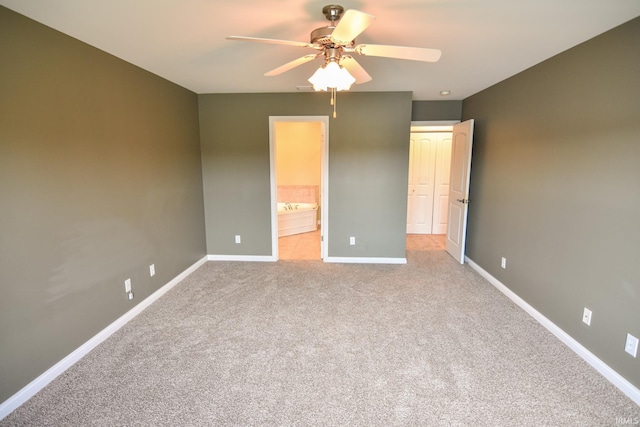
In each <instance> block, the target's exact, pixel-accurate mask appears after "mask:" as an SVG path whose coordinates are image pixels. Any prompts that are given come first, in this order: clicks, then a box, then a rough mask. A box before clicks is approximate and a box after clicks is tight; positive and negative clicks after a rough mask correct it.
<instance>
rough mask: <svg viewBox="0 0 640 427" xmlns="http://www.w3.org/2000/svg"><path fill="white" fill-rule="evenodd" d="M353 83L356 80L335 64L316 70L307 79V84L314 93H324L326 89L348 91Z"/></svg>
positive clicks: (331, 63) (330, 63)
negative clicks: (309, 84) (321, 91)
mask: <svg viewBox="0 0 640 427" xmlns="http://www.w3.org/2000/svg"><path fill="white" fill-rule="evenodd" d="M355 81H356V79H355V78H354V77H353V76H352V75H351V74H349V72H348V71H347V70H345V69H344V68H342V67H341V66H339V65H338V64H337V63H335V62H329V63H328V64H326V65H325V66H324V67H320V68H318V69H317V70H316V72H315V73H314V74H313V76H311V77H310V78H309V83H311V84H312V85H313V89H314V90H316V91H320V90H324V91H326V90H327V89H328V88H335V89H336V90H338V91H340V90H349V89H350V88H351V85H352V84H353V83H354V82H355Z"/></svg>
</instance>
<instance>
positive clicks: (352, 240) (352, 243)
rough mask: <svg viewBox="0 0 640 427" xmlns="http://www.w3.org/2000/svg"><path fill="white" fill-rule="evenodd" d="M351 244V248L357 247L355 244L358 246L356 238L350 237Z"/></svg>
mask: <svg viewBox="0 0 640 427" xmlns="http://www.w3.org/2000/svg"><path fill="white" fill-rule="evenodd" d="M349 244H350V245H351V246H353V245H355V244H356V238H355V237H353V236H351V237H349Z"/></svg>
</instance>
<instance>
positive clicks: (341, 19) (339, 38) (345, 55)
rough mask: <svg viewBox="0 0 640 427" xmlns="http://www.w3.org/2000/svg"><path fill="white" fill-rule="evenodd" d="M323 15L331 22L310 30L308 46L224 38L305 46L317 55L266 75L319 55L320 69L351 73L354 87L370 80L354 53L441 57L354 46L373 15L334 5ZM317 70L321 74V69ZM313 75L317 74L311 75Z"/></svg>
mask: <svg viewBox="0 0 640 427" xmlns="http://www.w3.org/2000/svg"><path fill="white" fill-rule="evenodd" d="M322 13H323V14H324V16H325V17H326V18H327V20H329V21H330V24H329V25H328V26H326V27H321V28H317V29H315V30H313V31H312V32H311V37H310V41H309V42H308V43H306V42H297V41H289V40H276V39H265V38H257V37H243V36H229V37H227V39H228V40H237V41H249V42H259V43H272V44H280V45H286V46H295V47H304V48H311V49H314V50H317V51H318V52H317V53H312V54H308V55H304V56H302V57H300V58H297V59H294V60H293V61H291V62H288V63H286V64H284V65H281V66H280V67H278V68H275V69H273V70H271V71H269V72H267V73H265V76H277V75H279V74H282V73H284V72H286V71H289V70H291V69H293V68H295V67H298V66H300V65H302V64H305V63H307V62H309V61H312V60H314V59H316V58H318V57H321V56H322V57H324V66H323V67H321V69H322V68H324V69H326V68H327V67H333V68H334V69H346V70H347V71H348V73H347V74H351V76H353V77H351V80H349V81H351V83H354V82H355V83H356V84H359V83H365V82H368V81H370V80H371V79H372V78H371V76H370V75H369V74H368V73H367V72H366V71H365V69H364V68H363V67H362V66H361V65H360V64H359V63H358V62H357V61H356V60H355V59H354V54H356V55H363V56H377V57H385V58H395V59H409V60H414V61H425V62H437V61H438V60H439V59H440V56H441V54H442V53H441V52H440V50H438V49H426V48H419V47H407V46H388V45H377V44H356V42H355V38H356V37H357V36H358V35H360V34H361V33H362V32H363V31H364V30H365V29H366V28H367V27H368V26H369V25H370V24H371V22H373V21H374V20H375V19H376V17H375V16H373V15H370V14H368V13H364V12H360V11H358V10H352V9H350V10H347V11H346V12H344V8H343V7H342V6H340V5H333V4H332V5H327V6H325V7H324V8H323V9H322ZM343 13H344V15H343ZM336 22H337V24H336ZM331 64H335V65H331ZM318 71H320V69H319V70H318ZM314 76H316V75H315V74H314ZM314 76H312V77H311V79H309V80H310V81H311V82H312V83H314V82H313V78H314ZM351 83H349V84H348V85H346V83H345V84H344V85H343V86H340V87H337V90H344V89H349V87H350V86H351ZM345 85H346V87H345ZM329 87H330V88H331V89H333V90H334V91H335V90H336V87H335V86H329ZM314 89H316V90H327V86H326V85H324V84H323V83H320V84H319V85H316V83H314Z"/></svg>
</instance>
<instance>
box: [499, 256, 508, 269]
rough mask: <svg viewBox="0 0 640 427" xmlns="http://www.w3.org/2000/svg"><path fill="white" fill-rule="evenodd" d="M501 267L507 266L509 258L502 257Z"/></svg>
mask: <svg viewBox="0 0 640 427" xmlns="http://www.w3.org/2000/svg"><path fill="white" fill-rule="evenodd" d="M500 267H502V268H504V269H506V268H507V259H506V258H505V257H502V261H501V262H500Z"/></svg>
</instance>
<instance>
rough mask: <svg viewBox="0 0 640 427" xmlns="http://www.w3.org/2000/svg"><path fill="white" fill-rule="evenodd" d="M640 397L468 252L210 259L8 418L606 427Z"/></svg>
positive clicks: (18, 421) (633, 414) (101, 422)
mask: <svg viewBox="0 0 640 427" xmlns="http://www.w3.org/2000/svg"><path fill="white" fill-rule="evenodd" d="M622 420H640V408H639V407H638V406H637V405H635V404H634V403H633V402H632V401H631V400H630V399H628V398H627V397H626V396H624V395H623V394H622V393H621V392H620V391H619V390H617V389H616V388H615V387H614V386H613V385H611V384H610V383H609V382H608V381H607V380H605V379H604V378H603V377H601V376H600V374H598V373H597V372H596V371H595V370H594V369H592V368H591V367H590V366H588V365H587V364H586V363H585V362H583V361H582V360H581V359H580V358H579V357H578V356H577V355H575V354H574V353H573V352H571V351H570V350H569V349H568V348H566V347H565V346H564V345H563V344H562V343H560V342H559V341H558V340H557V339H556V338H555V337H554V336H552V335H551V334H550V333H549V332H548V331H546V330H545V329H544V328H542V327H541V326H540V325H538V324H537V323H536V322H535V321H534V320H533V319H532V318H531V317H530V316H529V315H527V314H526V313H524V312H523V311H522V310H521V309H519V308H518V307H517V306H515V305H514V304H512V303H511V302H510V301H509V300H508V299H506V297H504V296H503V295H502V294H500V293H499V292H498V291H497V290H495V289H494V288H493V287H492V286H491V285H490V284H488V283H487V282H486V281H485V280H484V279H482V278H481V277H480V276H478V275H477V274H476V273H475V272H474V271H473V270H472V269H471V268H469V267H468V266H461V265H459V264H457V263H455V262H454V261H453V259H452V258H451V257H450V256H449V255H448V254H446V253H445V252H443V251H411V252H409V253H408V264H407V265H353V264H324V263H322V262H321V261H279V262H277V263H239V262H210V263H207V264H205V265H204V266H202V267H201V268H200V269H199V270H198V271H196V272H195V273H194V274H192V275H191V276H189V277H188V278H187V279H185V280H184V281H183V282H182V283H181V284H179V285H178V286H176V287H175V288H174V289H173V290H171V291H170V292H168V293H167V294H166V295H165V296H164V297H162V298H161V299H160V300H159V301H158V302H156V303H155V304H153V305H152V306H151V307H149V308H148V309H147V310H145V311H144V312H143V313H142V314H140V315H139V316H138V317H136V318H135V319H133V320H132V321H131V322H129V323H128V324H127V325H126V326H125V327H124V328H122V329H121V330H119V331H118V332H116V333H115V334H114V335H112V337H110V338H109V339H108V340H106V341H105V342H104V343H103V344H101V345H100V346H98V347H97V348H96V349H95V350H94V351H93V352H91V353H90V354H89V355H87V356H86V357H85V358H84V359H82V360H81V361H80V362H78V363H77V364H76V365H74V366H73V367H72V368H70V369H69V370H68V371H67V372H65V373H64V374H62V375H61V376H60V377H58V378H57V379H56V380H54V381H53V382H52V383H51V384H50V385H49V386H47V387H46V388H45V389H43V390H42V391H41V392H40V393H38V394H37V395H36V396H35V397H34V398H32V399H31V400H30V401H29V402H27V403H25V404H24V405H23V406H22V407H20V408H19V409H17V410H16V411H15V412H14V413H12V414H10V415H9V416H8V417H7V418H5V419H4V420H3V421H0V425H1V426H89V425H95V426H151V425H153V426H207V425H211V426H217V425H229V426H237V425H238V426H270V425H279V426H290V425H309V426H316V425H321V426H367V425H376V426H378V425H379V426H394V425H422V426H450V425H454V426H467V425H469V426H483V425H486V426H569V425H572V426H603V425H611V426H614V425H620V422H621V421H622Z"/></svg>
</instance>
